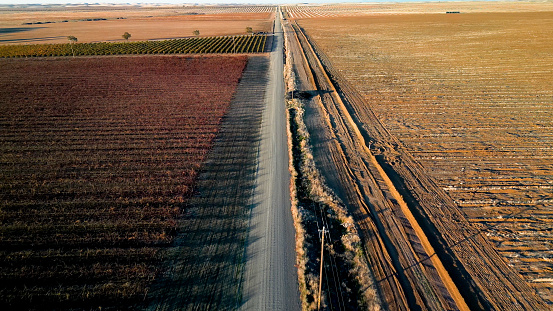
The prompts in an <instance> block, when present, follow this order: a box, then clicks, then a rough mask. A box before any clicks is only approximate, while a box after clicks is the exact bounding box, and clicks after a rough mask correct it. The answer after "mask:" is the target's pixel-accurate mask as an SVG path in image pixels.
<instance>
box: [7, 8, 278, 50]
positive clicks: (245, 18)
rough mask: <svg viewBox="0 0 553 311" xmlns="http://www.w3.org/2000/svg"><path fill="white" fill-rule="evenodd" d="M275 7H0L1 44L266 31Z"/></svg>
mask: <svg viewBox="0 0 553 311" xmlns="http://www.w3.org/2000/svg"><path fill="white" fill-rule="evenodd" d="M273 12H274V7H267V6H259V7H258V6H253V7H247V6H244V7H173V8H158V9H152V8H126V9H117V8H102V7H97V8H89V9H87V10H83V9H76V8H56V9H50V10H46V11H43V10H30V9H27V10H14V9H0V17H1V18H0V29H1V32H0V45H1V44H21V43H67V36H75V37H77V38H78V40H79V42H98V41H123V40H124V39H123V38H122V37H121V36H122V35H123V33H125V32H129V33H130V34H131V35H132V37H131V38H130V41H145V40H160V39H174V38H186V37H192V36H193V31H194V30H199V31H200V35H201V36H227V35H241V34H245V33H246V27H252V28H253V31H254V32H270V31H271V30H272V17H273V16H274V13H273Z"/></svg>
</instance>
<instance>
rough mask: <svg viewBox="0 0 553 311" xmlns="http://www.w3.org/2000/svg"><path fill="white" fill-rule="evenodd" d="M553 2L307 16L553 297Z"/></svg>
mask: <svg viewBox="0 0 553 311" xmlns="http://www.w3.org/2000/svg"><path fill="white" fill-rule="evenodd" d="M513 5H514V4H513ZM552 14H553V13H551V12H524V13H522V12H518V13H517V12H511V13H474V14H417V15H415V14H399V15H374V16H371V17H364V18H347V19H345V18H332V19H330V18H329V19H325V20H324V21H323V20H320V19H319V20H302V21H300V25H301V26H302V27H304V28H305V29H306V30H307V31H308V33H309V34H310V35H311V36H312V38H314V39H315V40H316V42H317V43H318V45H319V46H320V47H322V48H323V50H324V51H325V53H326V54H327V55H329V56H330V59H331V61H332V63H333V64H334V65H335V66H336V67H337V68H338V69H340V71H341V73H342V74H343V75H344V76H345V77H346V78H347V79H348V81H350V82H352V83H353V84H355V86H356V87H357V89H358V90H360V91H361V92H362V93H363V94H364V96H365V98H366V100H367V101H368V102H369V103H370V104H371V106H372V109H373V110H374V111H375V112H376V113H377V114H378V117H379V118H380V119H381V120H382V122H383V124H384V125H385V126H386V128H387V129H388V130H390V132H391V133H392V134H393V135H395V136H396V137H398V138H399V139H400V140H401V141H402V143H404V144H405V145H406V147H407V148H408V150H409V152H410V153H411V154H413V155H414V156H415V158H416V160H417V161H418V162H420V163H421V164H423V166H424V167H425V169H426V170H427V171H428V173H429V174H430V175H431V176H432V178H434V179H435V180H436V181H437V182H438V183H439V185H440V186H441V187H442V188H443V189H444V190H445V191H447V192H448V193H449V195H450V196H451V197H452V198H453V199H454V200H455V201H456V203H457V204H458V205H459V206H460V207H461V208H462V210H463V211H464V213H465V215H466V217H467V218H468V219H469V221H471V222H472V223H473V224H475V225H476V226H477V227H478V228H479V229H480V230H481V231H482V232H483V233H484V234H485V235H486V236H487V237H488V238H489V239H490V240H491V241H492V242H493V243H494V244H495V246H496V248H497V249H498V251H499V252H500V253H501V254H503V256H504V258H505V260H506V261H508V262H509V264H510V265H511V266H513V267H514V268H515V269H516V270H517V271H518V273H520V274H521V275H522V276H523V277H524V278H525V280H526V281H527V282H528V283H529V284H531V285H532V286H533V287H534V288H535V289H536V291H537V292H538V293H539V295H540V296H541V297H542V298H544V299H545V300H546V301H548V302H549V303H553V283H552V282H551V279H552V277H553V270H552V269H551V260H553V252H552V251H551V250H552V249H553V244H552V235H551V230H550V224H551V221H552V220H551V219H552V216H553V211H552V209H551V203H552V202H553V197H552V195H551V191H550V190H551V187H552V186H553V185H552V183H551V180H552V178H553V161H552V160H551V159H553V152H552V150H553V149H551V148H550V147H549V145H551V143H553V141H552V139H553V121H552V120H553V119H552V118H551V115H552V114H553V105H552V103H553V94H552V93H551V90H550V87H549V86H550V85H552V84H553V80H552V77H553V69H552V68H553V58H552V55H553V44H552V43H551V40H550V38H551V37H552V36H553V32H552V31H553V30H552V29H553V24H552V23H551V21H552V19H551V17H552V16H553V15H552Z"/></svg>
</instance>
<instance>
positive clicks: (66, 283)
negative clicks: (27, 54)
mask: <svg viewBox="0 0 553 311" xmlns="http://www.w3.org/2000/svg"><path fill="white" fill-rule="evenodd" d="M246 62H247V58H246V57H245V56H239V57H224V58H223V57H205V58H192V57H102V58H77V59H68V58H63V59H62V58H52V59H32V60H25V59H18V60H6V59H4V60H0V72H1V73H0V89H2V92H0V116H1V117H0V148H1V149H0V150H1V152H0V159H1V161H0V165H1V166H0V171H1V172H2V174H0V176H1V177H0V178H1V179H0V198H1V199H0V245H1V247H0V248H1V252H0V258H1V260H0V266H1V269H0V271H1V272H0V284H1V285H0V305H2V306H4V307H7V308H8V309H12V310H15V309H19V310H21V309H67V308H82V309H98V308H103V309H110V308H112V309H117V310H124V309H135V308H136V304H140V303H142V302H143V300H144V298H145V297H146V295H147V293H148V291H149V287H150V285H151V284H152V282H153V280H154V279H155V278H156V275H157V274H158V273H159V271H160V262H161V261H162V259H163V258H164V252H162V250H164V249H167V248H168V247H169V246H170V245H171V244H172V242H173V239H174V237H175V235H176V234H177V232H182V231H186V230H188V228H186V227H184V228H183V227H181V226H179V224H180V222H179V217H180V215H181V214H182V213H183V212H186V211H189V210H187V209H186V206H187V205H186V204H187V203H186V202H187V201H188V199H189V197H190V196H191V194H192V189H193V187H194V181H195V180H196V176H197V174H198V171H199V169H200V167H201V164H202V162H203V161H204V160H205V158H206V155H207V154H208V151H209V150H210V148H211V146H212V141H213V139H214V137H215V136H216V134H217V131H218V129H219V125H220V122H221V120H222V118H223V117H224V115H225V113H226V111H227V110H228V107H229V103H230V101H231V97H232V96H233V94H234V91H235V88H236V87H237V84H238V81H239V79H240V77H241V75H242V71H243V69H244V67H245V65H246ZM203 242H205V243H210V241H203ZM211 243H213V244H212V245H216V244H217V243H223V242H220V241H218V240H217V239H214V240H212V241H211ZM225 243H226V242H225Z"/></svg>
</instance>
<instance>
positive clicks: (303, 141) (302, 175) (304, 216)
mask: <svg viewBox="0 0 553 311" xmlns="http://www.w3.org/2000/svg"><path fill="white" fill-rule="evenodd" d="M287 56H288V57H287V59H288V60H289V59H290V51H289V50H287ZM291 65H292V64H291V63H290V62H288V63H286V66H285V72H284V75H285V77H286V79H285V81H286V89H287V90H289V91H292V90H294V89H295V72H294V70H293V68H292V66H291ZM286 112H287V117H288V143H289V146H290V151H289V152H290V171H291V176H292V182H291V192H290V193H291V197H292V214H293V217H294V223H295V227H296V251H297V261H298V278H299V283H300V291H301V295H302V303H303V305H302V308H303V309H304V310H315V309H316V308H317V300H316V299H317V298H316V297H317V290H318V281H319V265H320V261H319V258H318V256H319V254H320V253H319V250H320V247H321V245H320V234H319V230H322V228H323V226H324V227H325V228H326V229H327V230H329V232H328V235H327V236H326V237H325V238H326V239H327V240H326V241H327V243H325V253H326V256H325V259H324V260H325V261H327V264H326V265H325V270H324V272H323V275H324V276H323V278H324V279H325V280H326V283H325V282H323V292H324V293H323V297H322V302H321V305H322V306H324V307H325V308H330V309H335V308H338V307H339V308H342V307H344V306H346V307H347V308H348V310H354V309H357V308H362V309H363V308H368V309H369V310H379V309H380V302H379V298H378V294H377V293H376V291H375V289H374V288H373V287H372V286H371V285H370V284H374V280H373V278H372V274H371V272H370V271H369V270H368V265H367V263H366V260H365V257H364V254H363V249H362V247H361V240H360V238H359V235H358V232H357V228H356V226H355V224H354V221H353V219H352V217H351V216H349V215H348V213H347V210H346V209H345V208H344V207H343V206H342V205H341V204H340V203H338V202H337V199H336V198H335V197H334V196H333V195H331V194H330V193H331V190H330V189H328V188H327V187H326V186H325V185H324V181H323V177H322V176H320V174H319V172H318V170H317V168H316V166H315V162H314V159H313V155H312V152H311V150H310V145H309V132H308V130H307V128H306V126H305V124H304V121H303V118H304V116H303V114H304V109H303V104H302V102H301V100H298V99H289V100H287V110H286ZM318 237H319V238H318ZM329 280H330V281H329ZM332 283H333V284H332Z"/></svg>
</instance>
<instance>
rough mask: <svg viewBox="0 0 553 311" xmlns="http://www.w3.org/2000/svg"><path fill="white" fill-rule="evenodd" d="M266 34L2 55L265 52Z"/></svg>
mask: <svg viewBox="0 0 553 311" xmlns="http://www.w3.org/2000/svg"><path fill="white" fill-rule="evenodd" d="M266 41H267V36H266V35H246V36H225V37H204V38H187V39H175V40H162V41H140V42H95V43H74V44H72V43H62V44H32V45H6V46H0V57H45V56H74V55H118V54H210V53H261V52H263V51H264V50H265V43H266Z"/></svg>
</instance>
